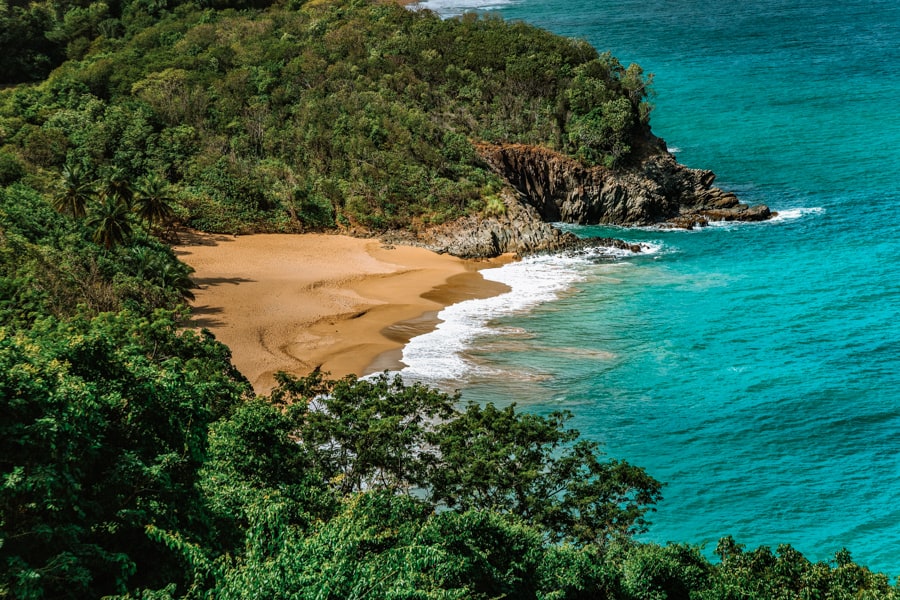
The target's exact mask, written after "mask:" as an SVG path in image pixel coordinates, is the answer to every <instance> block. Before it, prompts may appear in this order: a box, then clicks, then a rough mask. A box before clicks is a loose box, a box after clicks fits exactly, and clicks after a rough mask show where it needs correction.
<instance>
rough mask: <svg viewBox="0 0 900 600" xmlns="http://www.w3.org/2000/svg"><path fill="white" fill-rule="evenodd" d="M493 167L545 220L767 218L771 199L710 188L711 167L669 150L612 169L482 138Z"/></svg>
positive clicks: (681, 223)
mask: <svg viewBox="0 0 900 600" xmlns="http://www.w3.org/2000/svg"><path fill="white" fill-rule="evenodd" d="M476 149H477V150H478V152H479V154H480V155H481V156H482V157H483V158H484V160H485V161H486V162H487V163H488V165H490V167H491V169H492V170H494V172H496V173H497V174H498V175H500V176H501V177H502V178H503V179H505V180H506V182H507V183H508V184H509V185H510V186H511V187H512V188H513V189H514V190H515V191H516V193H517V195H518V196H519V198H520V199H521V201H522V202H524V203H526V204H528V205H530V206H533V207H534V208H536V209H537V211H538V213H539V214H540V216H541V218H542V219H543V220H544V221H548V222H554V221H564V222H567V223H580V224H597V223H605V224H617V225H653V224H660V223H669V224H670V225H672V226H676V227H691V226H694V225H705V224H706V223H707V222H708V221H710V220H725V221H764V220H766V219H768V218H770V217H771V216H772V213H771V212H770V211H769V209H768V207H766V206H754V207H749V206H747V205H746V204H742V203H741V202H740V201H739V200H738V199H737V197H736V196H735V195H734V194H732V193H731V192H725V191H723V190H721V189H719V188H716V187H713V186H712V184H713V181H714V180H715V177H716V176H715V174H714V173H713V172H712V171H704V170H699V169H689V168H687V167H685V166H683V165H680V164H678V163H677V162H676V161H675V157H674V156H672V155H671V154H669V153H668V152H657V153H653V154H651V155H649V156H647V157H646V158H644V159H643V160H641V161H639V162H638V164H637V165H636V166H632V167H630V168H627V169H622V170H617V171H612V170H610V169H607V168H605V167H585V166H583V165H582V164H581V163H579V162H578V161H576V160H574V159H572V158H569V157H567V156H565V155H562V154H559V153H557V152H554V151H552V150H549V149H547V148H541V147H537V146H525V145H521V144H502V145H493V144H478V145H476Z"/></svg>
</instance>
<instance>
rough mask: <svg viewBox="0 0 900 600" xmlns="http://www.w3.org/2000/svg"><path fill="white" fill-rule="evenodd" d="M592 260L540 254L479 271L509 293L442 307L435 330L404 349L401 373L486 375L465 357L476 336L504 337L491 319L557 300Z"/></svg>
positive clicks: (442, 377)
mask: <svg viewBox="0 0 900 600" xmlns="http://www.w3.org/2000/svg"><path fill="white" fill-rule="evenodd" d="M592 264H593V261H592V260H591V259H590V257H588V256H575V257H572V256H538V257H531V258H526V259H524V260H521V261H519V262H515V263H511V264H508V265H504V266H502V267H499V268H495V269H485V270H483V271H481V274H482V275H483V276H484V278H485V279H489V280H492V281H499V282H501V283H505V284H506V285H508V286H509V287H510V288H511V291H509V292H507V293H505V294H501V295H499V296H494V297H493V298H486V299H480V300H467V301H465V302H460V303H458V304H453V305H451V306H448V307H446V308H445V309H443V310H442V311H441V312H440V313H439V314H438V318H439V319H440V320H441V321H442V322H441V323H439V324H438V326H437V327H436V328H435V329H434V331H431V332H430V333H426V334H423V335H420V336H417V337H415V338H413V339H411V340H410V341H409V343H408V344H407V345H406V347H405V348H404V349H403V359H402V360H403V363H404V364H405V365H407V366H406V367H405V368H404V369H402V370H401V371H400V375H401V376H402V377H403V378H404V379H407V380H412V381H424V382H428V383H435V384H439V383H440V382H446V381H452V380H458V379H460V378H462V377H464V376H472V375H479V374H481V375H487V374H488V373H487V372H486V369H487V367H484V366H479V365H476V364H474V363H473V362H472V361H469V360H467V359H466V358H465V351H466V350H467V349H469V348H471V347H472V343H473V341H474V340H475V339H476V338H478V337H481V336H502V335H504V331H503V330H501V329H492V328H490V327H488V325H489V323H490V322H491V321H492V320H494V319H497V318H499V317H502V316H506V315H513V314H520V313H523V312H527V311H529V310H531V309H533V308H534V307H536V306H538V305H540V304H543V303H545V302H550V301H552V300H555V299H556V298H558V297H559V296H560V295H561V294H563V293H564V292H565V291H566V290H568V289H570V288H571V287H572V286H573V285H574V284H575V283H577V282H578V281H581V280H583V279H584V278H585V277H586V276H587V274H588V273H587V271H588V270H589V269H590V268H591V265H592ZM515 333H516V334H517V335H521V334H522V332H521V331H518V332H515Z"/></svg>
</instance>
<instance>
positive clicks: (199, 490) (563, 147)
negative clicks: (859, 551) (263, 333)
mask: <svg viewBox="0 0 900 600" xmlns="http://www.w3.org/2000/svg"><path fill="white" fill-rule="evenodd" d="M0 50H2V51H0V80H2V81H3V83H6V84H8V86H7V87H6V89H4V90H2V91H0V597H3V598H7V597H8V598H23V599H25V598H27V599H43V598H47V599H49V598H100V597H107V598H146V599H152V598H153V599H164V598H201V597H203V598H335V599H338V598H340V599H344V598H500V597H508V598H541V599H547V600H549V599H574V598H622V599H657V598H658V599H663V598H693V599H699V600H712V599H732V598H733V599H739V598H741V599H744V598H746V599H751V598H754V599H755V598H759V599H763V598H765V599H770V598H785V599H787V598H827V599H843V598H847V599H849V598H897V597H898V596H900V588H898V587H897V586H896V585H895V584H892V583H891V582H890V581H889V580H888V578H887V577H886V576H885V575H881V574H877V573H873V572H872V571H870V570H869V569H867V568H865V567H863V566H860V565H858V564H856V563H855V562H854V561H853V560H852V557H851V555H850V554H849V552H847V551H846V550H841V549H835V551H836V554H835V555H834V558H833V560H831V561H829V562H812V561H810V560H808V559H807V558H805V557H804V556H802V555H801V554H800V553H798V552H797V551H796V550H794V549H793V548H791V547H790V546H779V547H777V549H776V550H775V551H774V552H773V551H772V550H771V549H769V548H767V547H761V548H757V549H753V550H747V549H745V548H744V547H743V546H741V545H740V544H739V543H738V542H736V541H735V540H733V539H731V538H728V537H726V538H723V539H722V540H721V541H720V542H719V544H718V545H717V546H716V548H715V549H711V548H705V549H704V548H697V547H693V546H689V545H685V544H677V543H670V544H666V545H659V544H653V543H647V542H643V541H640V539H641V538H640V534H642V532H645V530H646V528H647V526H648V523H649V520H650V517H651V515H652V512H653V510H654V505H655V504H656V503H657V502H658V500H659V499H660V498H661V494H662V492H663V489H664V488H663V486H662V484H661V483H660V482H658V481H656V480H655V479H654V478H653V477H652V474H649V473H647V472H645V471H644V470H643V469H641V468H640V467H638V466H635V465H631V464H629V463H628V462H626V461H624V460H621V459H619V458H609V457H605V456H603V455H602V454H601V453H600V450H599V447H598V445H597V444H596V443H595V442H593V441H591V440H586V439H583V438H582V437H581V436H580V435H579V434H578V432H576V431H574V430H571V429H570V428H568V426H567V420H568V416H569V415H567V414H565V413H554V414H549V415H536V414H532V413H529V412H523V411H521V410H519V409H517V408H516V407H515V406H514V405H510V406H503V407H497V406H492V405H487V406H481V405H477V404H471V403H469V404H463V403H462V402H461V400H460V398H459V397H458V396H455V395H450V394H446V393H444V392H441V391H438V390H434V389H430V388H428V387H425V386H421V385H406V384H404V383H402V382H401V381H398V380H396V379H392V378H389V377H387V376H380V377H375V378H371V379H367V380H362V381H360V380H356V379H354V378H345V379H341V380H338V381H333V380H330V379H329V378H328V377H327V376H326V375H325V374H322V373H318V372H316V373H313V374H311V375H309V376H307V377H303V378H295V377H291V376H289V375H286V374H283V375H280V376H279V377H280V378H279V382H278V386H277V387H276V388H275V390H274V391H273V392H272V393H271V394H270V395H269V396H265V397H260V396H255V395H254V394H253V391H252V389H251V387H250V385H249V384H248V382H247V381H246V380H245V379H244V377H243V376H242V375H241V374H240V373H239V372H238V371H237V370H236V369H235V368H234V366H233V365H232V363H231V360H230V353H229V350H228V348H227V347H225V346H223V345H222V344H220V343H219V342H217V341H216V340H215V339H213V337H212V336H211V335H210V334H209V333H208V332H205V331H195V330H193V329H192V328H190V327H187V326H186V325H187V321H186V317H187V315H188V313H189V309H188V308H187V307H186V305H185V302H184V301H185V299H189V298H190V297H191V281H190V277H189V276H190V269H189V268H188V267H187V266H185V265H183V264H182V263H181V262H179V261H178V260H177V257H176V256H175V254H174V253H173V251H172V250H171V248H170V247H169V246H168V245H167V243H166V242H167V241H168V240H169V239H170V236H172V235H173V232H174V225H175V224H177V223H180V224H188V225H192V226H195V227H201V228H205V229H208V230H213V231H235V232H237V231H306V230H311V229H326V228H336V227H342V228H345V229H347V230H351V231H364V232H365V231H372V230H380V229H386V228H418V227H424V226H427V225H428V224H431V223H439V222H442V221H445V220H447V219H452V218H454V217H455V216H458V215H463V214H475V213H479V212H484V211H487V212H489V213H494V212H497V211H502V209H503V207H502V205H501V206H498V202H497V192H498V190H499V188H500V182H499V180H498V179H497V178H496V177H495V176H494V175H492V174H491V173H490V171H489V170H488V169H487V167H486V165H484V164H483V163H482V162H481V160H480V159H479V157H478V156H477V153H476V152H475V150H474V147H473V141H495V142H499V141H509V142H512V141H516V142H523V143H540V144H543V145H546V146H551V147H554V148H556V149H558V150H560V151H564V152H568V153H570V154H571V155H573V156H578V157H580V158H581V159H582V160H584V161H586V162H589V163H597V164H604V165H607V166H609V167H610V168H617V167H619V166H622V165H626V164H627V163H628V161H629V160H631V159H632V158H633V157H634V156H636V155H638V154H639V153H640V152H642V151H643V150H642V143H643V142H644V141H645V140H646V136H647V135H648V132H649V129H648V119H649V105H648V104H647V103H646V100H647V94H648V89H647V85H648V83H649V78H648V77H646V76H644V75H643V73H642V72H641V71H640V68H639V67H636V66H629V67H624V66H622V65H621V64H619V62H618V61H616V60H615V59H614V58H613V57H611V56H609V55H607V54H598V53H597V52H596V51H595V50H594V49H593V48H591V47H590V46H589V45H588V44H586V43H584V42H583V41H578V40H569V39H565V38H560V37H557V36H553V35H550V34H548V33H546V32H543V31H540V30H538V29H535V28H533V27H530V26H527V25H524V24H518V23H505V22H503V21H501V20H499V19H495V18H484V17H478V16H473V15H468V16H465V17H462V18H460V19H453V20H446V21H444V20H440V19H439V18H437V17H436V16H435V15H433V14H431V13H428V12H426V11H413V10H409V9H406V8H403V7H400V6H398V5H396V4H394V3H385V2H368V1H364V0H351V1H344V0H312V1H310V2H307V3H301V2H295V1H293V0H288V1H287V2H284V3H279V4H276V5H271V6H270V5H269V3H268V2H264V1H260V2H239V1H231V2H230V1H228V0H198V1H196V2H187V3H180V4H179V3H175V2H172V1H170V2H166V0H132V1H130V2H129V1H127V0H111V1H109V2H101V1H97V2H91V1H90V0H84V1H80V2H68V1H67V0H48V1H47V2H41V3H25V2H22V1H20V0H0Z"/></svg>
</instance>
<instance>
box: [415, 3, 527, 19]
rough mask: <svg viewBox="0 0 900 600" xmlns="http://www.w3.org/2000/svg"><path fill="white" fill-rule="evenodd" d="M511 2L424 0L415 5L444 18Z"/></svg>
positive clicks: (497, 7)
mask: <svg viewBox="0 0 900 600" xmlns="http://www.w3.org/2000/svg"><path fill="white" fill-rule="evenodd" d="M512 3H513V1H512V0H426V1H425V2H419V3H418V4H416V5H415V7H416V8H427V9H429V10H433V11H434V12H436V13H438V14H439V15H441V16H442V17H445V18H446V17H455V16H458V15H461V14H463V13H466V12H472V11H482V10H497V9H499V8H502V7H504V6H507V5H509V4H512Z"/></svg>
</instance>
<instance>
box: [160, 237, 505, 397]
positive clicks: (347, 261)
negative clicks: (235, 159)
mask: <svg viewBox="0 0 900 600" xmlns="http://www.w3.org/2000/svg"><path fill="white" fill-rule="evenodd" d="M174 251H175V253H176V255H177V256H178V257H179V259H180V260H182V261H183V262H185V263H187V264H188V265H190V266H191V267H192V268H193V269H194V273H193V275H192V279H193V280H194V282H195V283H196V284H197V289H195V290H194V295H195V300H194V301H193V302H191V306H192V316H191V320H190V324H191V325H192V326H194V327H198V328H199V327H204V328H207V329H209V330H210V331H211V332H212V333H213V334H214V335H215V336H216V338H217V339H218V340H219V341H221V342H222V343H224V344H226V345H227V346H228V347H229V348H231V351H232V361H233V362H234V364H235V366H236V367H237V368H238V370H240V371H241V373H243V374H244V376H245V377H247V379H248V380H249V381H250V382H251V384H252V385H253V388H254V390H255V391H256V393H258V394H266V393H268V392H269V391H271V389H272V387H273V386H274V384H275V379H274V374H275V373H276V372H277V371H286V372H288V373H291V374H294V375H305V374H308V373H310V372H312V371H313V370H314V369H316V368H321V369H322V370H323V371H327V372H329V373H330V374H331V376H332V377H342V376H344V375H348V374H356V375H366V374H369V373H373V372H378V371H382V370H385V369H399V368H400V367H402V366H403V365H402V363H401V362H400V357H401V352H402V349H403V346H404V345H405V344H406V343H407V342H408V341H409V340H410V339H411V338H412V337H414V336H416V335H419V334H422V333H426V332H428V331H431V330H432V329H434V327H435V326H436V325H437V323H438V322H439V321H438V319H437V314H438V312H439V311H440V310H441V309H442V308H444V307H445V306H449V305H451V304H455V303H457V302H461V301H463V300H467V299H472V298H489V297H492V296H496V295H499V294H502V293H504V292H506V291H508V290H509V287H508V286H506V285H504V284H502V283H498V282H494V281H488V280H485V279H484V278H483V277H482V276H481V275H480V274H479V273H478V271H479V270H480V269H482V268H490V267H496V266H499V265H502V264H505V263H507V262H509V261H510V260H511V259H510V257H508V256H507V257H501V258H498V259H492V260H479V261H473V260H463V259H460V258H456V257H453V256H449V255H445V254H436V253H434V252H431V251H429V250H425V249H423V248H418V247H414V246H400V245H397V246H392V245H384V244H383V243H382V242H381V241H379V240H377V239H371V238H370V239H360V238H353V237H349V236H343V235H332V234H255V235H248V236H240V237H234V236H231V235H223V234H206V233H199V232H186V233H184V234H183V235H182V243H180V244H179V245H177V246H176V247H175V248H174Z"/></svg>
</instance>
